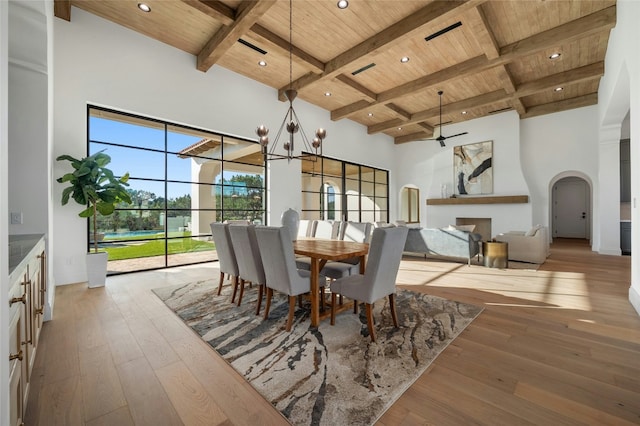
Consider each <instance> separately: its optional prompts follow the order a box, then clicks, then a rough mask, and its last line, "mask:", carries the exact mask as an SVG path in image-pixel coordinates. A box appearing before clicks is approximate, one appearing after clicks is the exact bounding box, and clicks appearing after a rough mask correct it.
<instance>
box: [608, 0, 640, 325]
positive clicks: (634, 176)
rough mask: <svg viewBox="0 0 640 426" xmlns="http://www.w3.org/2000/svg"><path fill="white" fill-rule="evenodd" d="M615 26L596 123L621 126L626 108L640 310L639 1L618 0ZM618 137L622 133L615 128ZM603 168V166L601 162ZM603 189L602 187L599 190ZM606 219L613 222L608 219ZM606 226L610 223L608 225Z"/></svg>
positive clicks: (632, 292) (639, 307)
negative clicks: (628, 113)
mask: <svg viewBox="0 0 640 426" xmlns="http://www.w3.org/2000/svg"><path fill="white" fill-rule="evenodd" d="M616 5H617V22H616V27H615V28H614V29H613V30H612V31H611V37H610V39H609V46H608V47H607V56H606V58H605V70H606V72H605V75H604V77H603V78H602V80H601V81H600V89H599V91H598V98H599V100H598V112H599V117H600V120H599V124H600V126H601V129H602V128H607V127H611V126H621V123H622V122H623V120H624V119H625V116H626V114H627V112H629V111H630V117H629V119H630V139H631V199H632V203H631V221H632V223H633V226H632V234H631V253H632V254H631V287H630V289H629V300H630V301H631V303H632V304H633V306H634V307H635V309H636V311H638V312H639V313H640V232H639V231H638V224H640V209H639V207H640V206H638V202H639V201H640V170H639V168H638V164H637V161H638V159H640V137H639V135H640V54H639V53H638V43H637V42H638V40H640V26H638V21H639V20H640V2H637V1H633V0H618V1H617V2H616ZM619 132H620V137H623V136H626V135H622V132H621V129H620V130H619ZM601 166H602V167H605V165H601ZM603 191H604V189H603ZM609 222H613V220H610V221H609ZM609 226H611V227H612V226H613V225H612V224H611V225H609Z"/></svg>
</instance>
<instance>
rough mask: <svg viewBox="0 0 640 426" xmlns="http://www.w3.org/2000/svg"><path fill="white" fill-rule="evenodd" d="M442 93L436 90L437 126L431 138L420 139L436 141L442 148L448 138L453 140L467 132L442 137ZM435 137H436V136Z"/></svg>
mask: <svg viewBox="0 0 640 426" xmlns="http://www.w3.org/2000/svg"><path fill="white" fill-rule="evenodd" d="M443 93H444V92H443V91H442V90H438V96H440V121H439V122H438V125H437V126H436V127H434V129H433V136H434V137H433V138H426V139H420V140H421V141H438V142H440V146H441V147H444V146H445V145H444V141H445V140H446V139H449V138H455V137H456V136H462V135H466V134H467V133H469V132H462V133H458V134H455V135H451V136H443V135H442V94H443ZM436 135H437V136H436Z"/></svg>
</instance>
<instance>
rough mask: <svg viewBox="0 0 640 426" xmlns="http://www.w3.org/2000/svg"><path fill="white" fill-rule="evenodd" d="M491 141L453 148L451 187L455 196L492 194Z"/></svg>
mask: <svg viewBox="0 0 640 426" xmlns="http://www.w3.org/2000/svg"><path fill="white" fill-rule="evenodd" d="M492 157H493V141H486V142H478V143H472V144H469V145H460V146H456V147H454V148H453V182H454V183H453V186H454V194H456V195H478V194H491V193H493V167H491V161H492Z"/></svg>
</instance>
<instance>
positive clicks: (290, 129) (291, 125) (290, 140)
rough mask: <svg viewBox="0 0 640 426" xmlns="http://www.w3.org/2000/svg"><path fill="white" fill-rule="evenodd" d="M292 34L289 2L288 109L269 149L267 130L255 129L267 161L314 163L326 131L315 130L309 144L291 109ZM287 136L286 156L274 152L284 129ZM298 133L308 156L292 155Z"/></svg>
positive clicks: (294, 112)
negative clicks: (305, 161)
mask: <svg viewBox="0 0 640 426" xmlns="http://www.w3.org/2000/svg"><path fill="white" fill-rule="evenodd" d="M292 34H293V1H292V0H289V88H288V89H287V90H285V91H284V95H285V96H286V98H287V99H288V100H289V109H287V113H286V114H285V115H284V120H282V124H281V125H280V128H279V129H278V133H277V134H276V139H275V140H274V141H273V144H272V145H271V149H269V150H267V145H268V144H269V137H268V136H267V135H268V134H269V129H268V128H267V127H266V126H265V125H263V124H261V125H260V126H258V128H257V129H256V134H257V135H258V137H259V138H260V139H259V141H260V145H261V146H262V153H263V154H264V155H265V156H266V157H267V159H269V160H280V159H284V158H286V159H287V160H288V161H291V160H292V159H294V158H295V159H301V158H304V159H305V160H311V161H315V160H316V158H317V156H318V154H320V155H322V141H323V140H324V138H326V137H327V131H326V130H325V129H323V128H322V127H321V128H319V129H317V130H316V137H315V138H313V141H312V142H311V143H309V139H308V138H307V135H306V134H305V132H304V129H303V128H302V124H301V123H300V120H299V119H298V114H296V110H295V109H293V100H294V99H295V98H296V96H298V92H297V91H296V90H294V89H293V60H292V51H293V42H292V37H293V36H292ZM285 127H286V131H287V134H288V137H287V140H286V141H285V142H283V143H282V147H283V148H284V150H285V151H286V154H279V153H277V152H275V149H276V147H277V146H278V142H279V141H280V137H281V136H282V131H283V130H284V129H285ZM298 131H300V139H301V140H302V143H303V145H304V147H303V150H304V151H308V152H313V154H310V153H308V152H303V153H302V154H300V155H297V156H295V155H293V153H294V137H293V135H294V134H296V133H298Z"/></svg>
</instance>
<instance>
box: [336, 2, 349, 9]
mask: <svg viewBox="0 0 640 426" xmlns="http://www.w3.org/2000/svg"><path fill="white" fill-rule="evenodd" d="M348 7H349V2H348V1H347V0H340V1H339V2H338V9H346V8H348Z"/></svg>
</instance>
